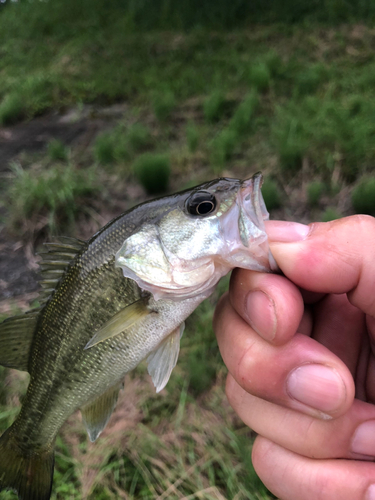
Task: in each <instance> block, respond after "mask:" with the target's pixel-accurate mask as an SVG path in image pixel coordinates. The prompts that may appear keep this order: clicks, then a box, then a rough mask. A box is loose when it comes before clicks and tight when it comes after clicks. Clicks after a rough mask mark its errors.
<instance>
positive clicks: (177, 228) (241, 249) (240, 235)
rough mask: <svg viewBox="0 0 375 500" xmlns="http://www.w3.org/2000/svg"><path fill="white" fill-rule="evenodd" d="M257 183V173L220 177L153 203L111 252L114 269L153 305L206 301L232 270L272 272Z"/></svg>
mask: <svg viewBox="0 0 375 500" xmlns="http://www.w3.org/2000/svg"><path fill="white" fill-rule="evenodd" d="M261 184H262V176H261V174H255V175H254V176H253V177H251V178H250V179H246V180H239V179H229V178H220V179H217V180H214V181H211V182H208V183H205V184H201V185H200V186H197V187H195V188H193V189H190V190H186V191H183V192H181V193H178V194H176V195H173V196H170V197H166V198H163V199H161V200H159V204H158V206H159V209H158V210H156V211H155V216H154V217H153V216H152V214H151V213H149V214H148V216H147V217H146V218H145V220H144V221H143V223H142V224H141V225H140V227H138V228H137V230H136V231H135V232H134V233H133V234H132V235H131V236H129V237H128V238H127V239H126V240H125V241H124V243H123V245H122V247H121V248H120V250H119V251H118V252H117V253H116V259H115V261H116V266H117V267H120V268H121V269H122V271H123V274H124V276H125V277H127V278H131V279H133V280H135V281H136V282H137V284H138V285H139V286H140V287H141V288H142V289H144V290H147V291H149V292H151V293H152V294H153V296H154V298H155V299H156V300H158V299H160V298H163V299H171V300H183V299H186V298H189V297H196V296H198V295H202V297H206V296H208V295H209V294H210V293H212V291H213V288H214V287H215V285H216V284H217V282H218V281H219V279H220V278H221V277H222V276H224V275H225V274H227V273H228V272H229V271H230V270H231V269H233V268H234V267H241V268H245V269H251V270H256V271H272V270H276V269H277V265H276V263H275V261H274V259H273V257H272V255H271V253H270V250H269V247H268V240H267V234H266V232H265V226H264V221H265V220H266V219H268V216H269V215H268V212H267V209H266V206H265V204H264V201H263V197H262V194H261ZM163 200H165V204H166V205H165V208H164V209H163V210H160V205H161V204H163ZM144 207H146V208H145V209H146V210H147V204H145V205H144ZM150 212H152V208H151V205H150Z"/></svg>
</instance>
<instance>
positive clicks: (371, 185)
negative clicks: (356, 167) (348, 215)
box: [352, 177, 375, 215]
mask: <svg viewBox="0 0 375 500" xmlns="http://www.w3.org/2000/svg"><path fill="white" fill-rule="evenodd" d="M352 205H353V208H354V210H355V212H356V213H357V214H369V215H375V177H362V178H361V179H360V181H359V182H358V183H357V185H356V186H355V187H354V189H353V191H352Z"/></svg>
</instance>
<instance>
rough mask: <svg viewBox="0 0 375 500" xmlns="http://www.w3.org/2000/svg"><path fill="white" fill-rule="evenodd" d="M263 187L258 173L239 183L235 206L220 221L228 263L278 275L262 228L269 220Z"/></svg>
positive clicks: (277, 268)
mask: <svg viewBox="0 0 375 500" xmlns="http://www.w3.org/2000/svg"><path fill="white" fill-rule="evenodd" d="M262 184H263V176H262V174H261V173H260V172H258V173H256V174H254V175H253V176H252V177H250V178H249V179H245V180H243V181H241V184H240V188H239V190H238V193H237V199H236V203H235V204H234V206H233V208H232V210H230V211H229V213H228V214H227V215H226V216H224V217H223V220H222V229H223V232H224V235H225V240H226V241H227V247H228V253H227V259H228V261H229V262H231V263H232V264H235V265H236V266H238V267H244V268H248V269H253V270H254V269H255V270H257V271H266V272H269V271H278V270H279V267H278V265H277V264H276V261H275V259H274V257H273V255H272V254H271V251H270V249H269V245H268V237H267V233H266V229H265V224H264V221H265V220H268V219H269V213H268V211H267V208H266V205H265V203H264V199H263V196H262V191H261V187H262ZM233 242H236V243H235V244H233Z"/></svg>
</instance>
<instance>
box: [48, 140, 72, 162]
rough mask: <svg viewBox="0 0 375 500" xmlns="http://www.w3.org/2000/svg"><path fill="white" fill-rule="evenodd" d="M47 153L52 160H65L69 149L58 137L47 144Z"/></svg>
mask: <svg viewBox="0 0 375 500" xmlns="http://www.w3.org/2000/svg"><path fill="white" fill-rule="evenodd" d="M47 153H48V156H49V158H50V160H52V161H59V160H60V161H66V160H67V159H68V155H69V149H68V148H67V147H66V146H65V144H64V143H63V142H61V141H59V140H58V139H52V140H51V141H50V142H49V143H48V144H47Z"/></svg>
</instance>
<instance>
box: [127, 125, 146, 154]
mask: <svg viewBox="0 0 375 500" xmlns="http://www.w3.org/2000/svg"><path fill="white" fill-rule="evenodd" d="M125 142H126V144H127V145H128V147H129V150H130V151H131V152H132V153H138V152H140V151H142V150H144V149H146V148H148V147H150V146H151V144H152V138H151V132H150V129H149V128H148V127H146V126H145V125H142V124H141V123H134V124H133V125H131V126H130V127H129V128H128V129H127V130H126V133H125Z"/></svg>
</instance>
